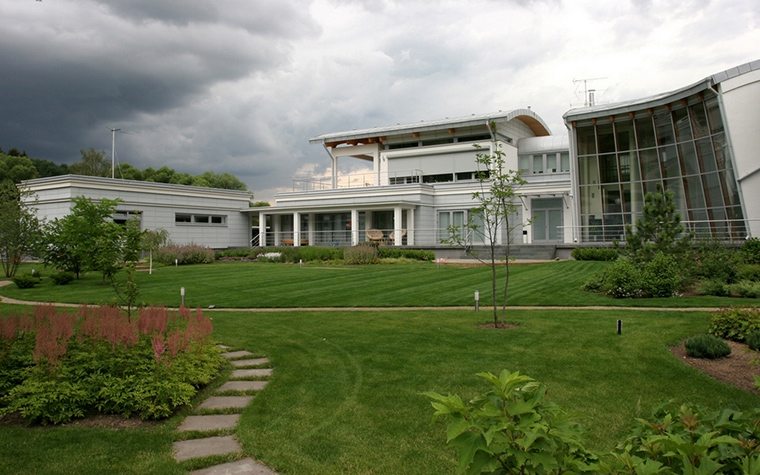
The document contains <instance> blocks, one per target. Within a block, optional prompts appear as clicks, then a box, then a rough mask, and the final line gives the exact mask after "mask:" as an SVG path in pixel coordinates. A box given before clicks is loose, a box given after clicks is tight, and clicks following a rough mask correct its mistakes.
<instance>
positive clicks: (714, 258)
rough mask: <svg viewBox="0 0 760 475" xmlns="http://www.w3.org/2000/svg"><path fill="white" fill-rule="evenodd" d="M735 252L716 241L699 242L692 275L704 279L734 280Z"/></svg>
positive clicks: (728, 282) (728, 281)
mask: <svg viewBox="0 0 760 475" xmlns="http://www.w3.org/2000/svg"><path fill="white" fill-rule="evenodd" d="M736 261H737V258H736V253H735V252H733V251H732V250H730V249H729V248H727V247H726V246H724V245H723V244H721V243H719V242H716V241H707V242H704V243H702V244H701V246H700V247H699V249H698V250H697V253H696V259H695V261H694V270H693V273H694V276H695V277H697V278H700V279H704V280H720V281H722V282H724V283H727V284H730V283H732V282H735V281H736V264H737V262H736Z"/></svg>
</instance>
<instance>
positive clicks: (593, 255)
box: [571, 247, 620, 261]
mask: <svg viewBox="0 0 760 475" xmlns="http://www.w3.org/2000/svg"><path fill="white" fill-rule="evenodd" d="M571 255H572V256H573V259H575V260H576V261H614V260H615V259H617V258H618V256H620V253H619V252H618V250H617V249H614V248H611V247H576V248H575V249H573V252H572V253H571Z"/></svg>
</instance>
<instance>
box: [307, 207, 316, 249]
mask: <svg viewBox="0 0 760 475" xmlns="http://www.w3.org/2000/svg"><path fill="white" fill-rule="evenodd" d="M315 223H316V221H315V220H314V213H309V246H314V245H316V243H317V239H316V237H317V232H316V229H315V228H314V226H315Z"/></svg>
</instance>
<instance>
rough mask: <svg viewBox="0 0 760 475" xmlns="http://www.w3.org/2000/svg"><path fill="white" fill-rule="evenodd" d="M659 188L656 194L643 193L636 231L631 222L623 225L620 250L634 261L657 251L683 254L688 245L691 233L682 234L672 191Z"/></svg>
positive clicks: (642, 260)
mask: <svg viewBox="0 0 760 475" xmlns="http://www.w3.org/2000/svg"><path fill="white" fill-rule="evenodd" d="M661 191H662V190H661V189H660V188H659V187H658V192H657V193H651V192H650V193H647V194H646V196H645V197H644V207H643V209H642V211H641V214H642V216H641V218H639V219H638V220H637V221H636V228H635V230H634V228H633V227H632V226H631V225H630V224H627V225H626V226H625V236H626V237H625V239H626V240H625V247H624V248H623V249H622V250H621V253H622V254H623V255H626V256H628V257H629V258H631V259H632V260H633V261H634V262H637V263H643V262H649V261H651V260H652V259H653V258H654V256H655V255H656V254H657V253H658V252H662V253H663V254H672V255H683V254H684V253H686V252H687V251H688V250H689V249H690V248H691V243H692V239H693V237H694V233H693V232H691V233H686V234H684V227H683V224H681V215H680V213H678V211H676V203H675V200H674V198H673V197H674V194H673V191H672V190H665V193H662V192H661ZM615 244H616V245H617V243H615Z"/></svg>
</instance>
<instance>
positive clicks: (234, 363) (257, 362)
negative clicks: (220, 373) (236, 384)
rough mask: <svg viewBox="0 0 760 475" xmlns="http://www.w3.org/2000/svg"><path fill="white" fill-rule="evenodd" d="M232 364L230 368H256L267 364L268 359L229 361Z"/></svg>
mask: <svg viewBox="0 0 760 475" xmlns="http://www.w3.org/2000/svg"><path fill="white" fill-rule="evenodd" d="M230 363H232V366H235V367H238V368H239V367H241V366H258V365H261V364H265V363H269V358H255V359H251V360H235V361H230Z"/></svg>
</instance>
